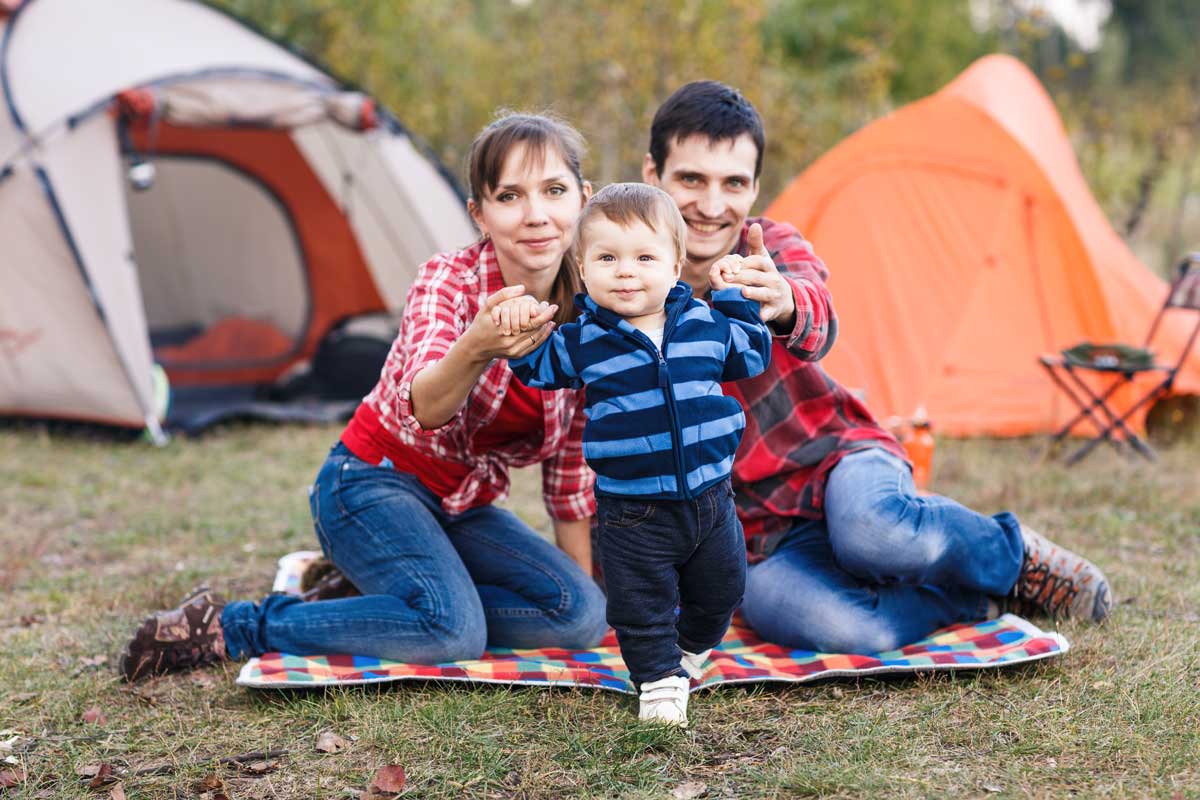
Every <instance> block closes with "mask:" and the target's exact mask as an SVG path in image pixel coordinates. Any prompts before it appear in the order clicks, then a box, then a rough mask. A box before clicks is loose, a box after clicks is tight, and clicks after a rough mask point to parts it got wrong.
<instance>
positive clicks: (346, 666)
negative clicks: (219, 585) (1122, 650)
mask: <svg viewBox="0 0 1200 800" xmlns="http://www.w3.org/2000/svg"><path fill="white" fill-rule="evenodd" d="M316 555H317V554H316V553H311V552H308V551H304V552H300V553H292V554H290V555H288V556H284V558H282V559H280V570H279V573H278V574H277V575H276V582H275V590H276V591H283V592H297V591H298V590H299V580H300V573H301V572H303V570H304V565H305V564H306V563H307V562H308V560H309V559H311V558H313V557H315V556H316ZM1069 646H1070V645H1069V644H1068V643H1067V640H1066V639H1065V638H1064V637H1063V636H1061V635H1060V634H1058V633H1052V632H1051V633H1048V632H1046V631H1043V630H1041V629H1039V628H1037V627H1036V626H1034V625H1033V624H1032V623H1030V622H1028V621H1027V620H1024V619H1022V618H1021V617H1017V616H1015V615H1012V614H1005V615H1004V616H1002V617H1000V618H999V619H995V620H990V621H987V622H979V623H976V624H973V625H954V626H951V627H949V628H943V629H942V630H940V631H937V632H935V633H934V634H932V635H931V636H929V637H927V638H925V639H922V640H921V641H919V642H915V643H914V644H911V645H908V646H907V647H902V648H900V649H899V650H891V651H888V652H886V653H876V654H875V655H872V656H859V655H848V654H838V653H814V652H812V651H811V650H792V649H789V648H786V647H780V646H778V645H774V644H770V643H768V642H764V641H762V640H761V639H759V638H758V637H756V636H755V635H754V633H753V631H751V630H750V628H749V627H747V626H746V625H745V623H744V622H742V621H741V620H740V619H738V618H736V617H735V618H734V624H733V626H732V627H731V628H730V629H729V632H728V633H727V634H726V635H725V640H724V641H723V642H722V643H721V646H720V647H718V648H717V649H715V650H714V651H713V653H712V657H711V658H710V659H709V661H708V664H707V667H706V669H705V672H704V676H703V677H702V678H701V679H700V680H698V681H697V680H693V681H692V691H696V690H697V689H702V688H706V687H710V686H716V685H718V684H725V683H754V682H758V681H784V682H792V683H799V682H805V681H812V680H817V679H819V678H828V677H833V676H850V675H878V674H881V673H898V672H910V673H912V672H928V671H938V670H963V669H982V668H987V667H1001V666H1008V665H1011V664H1023V663H1026V662H1030V661H1037V660H1039V659H1043V658H1050V657H1052V656H1057V655H1061V654H1063V653H1065V652H1067V649H1068V648H1069ZM402 680H448V681H466V682H475V683H509V684H539V685H555V686H587V687H592V688H597V689H610V690H613V691H618V692H632V691H633V686H632V684H630V682H629V673H628V671H627V670H626V669H625V664H624V662H622V661H621V653H620V651H619V650H618V649H617V640H616V636H615V634H614V633H613V632H612V631H611V630H610V631H609V632H608V634H607V635H606V636H605V637H604V641H602V642H601V643H600V646H599V647H596V648H593V649H591V650H561V649H541V650H503V649H499V648H497V649H491V650H488V651H487V652H486V653H484V655H483V658H481V659H479V660H476V661H455V662H451V663H446V664H435V665H433V666H422V665H420V664H405V663H402V662H398V661H388V660H386V659H381V658H371V657H366V656H355V655H308V656H299V655H291V654H288V653H266V654H264V655H262V656H260V657H259V658H253V659H251V660H250V661H248V662H247V663H246V664H245V665H244V666H243V667H242V670H241V673H240V674H239V675H238V679H237V682H238V684H240V685H242V686H249V687H253V688H259V689H273V688H285V687H314V686H331V685H350V684H364V683H384V682H387V681H402Z"/></svg>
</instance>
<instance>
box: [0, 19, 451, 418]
mask: <svg viewBox="0 0 1200 800" xmlns="http://www.w3.org/2000/svg"><path fill="white" fill-rule="evenodd" d="M6 7H7V10H5V9H6ZM0 90H2V93H3V105H4V108H3V109H0V242H3V247H2V248H0V415H3V416H13V415H18V416H21V415H23V416H35V417H43V418H46V417H51V418H53V417H61V418H70V419H83V420H92V421H99V422H104V423H110V424H115V425H121V426H130V427H136V428H141V427H143V426H146V427H148V428H149V429H150V430H151V431H152V432H155V433H157V432H158V431H159V423H160V420H159V419H158V412H156V409H155V401H154V377H153V376H154V372H155V367H154V365H155V364H156V363H158V364H161V365H162V367H163V368H164V369H165V371H166V374H167V376H168V377H169V380H170V384H171V386H172V388H173V389H174V390H184V389H186V388H188V387H198V388H201V389H204V388H213V387H228V386H255V385H263V384H266V383H269V382H270V381H272V380H274V379H275V378H277V377H278V376H280V375H281V374H282V373H284V372H285V371H286V370H288V369H289V368H290V367H292V366H294V365H295V364H296V363H297V362H299V361H300V360H302V359H305V358H307V357H309V356H311V355H312V354H313V352H314V351H315V349H316V346H317V344H318V343H319V342H320V341H321V338H322V336H323V335H325V334H326V333H327V332H328V331H329V329H330V328H331V326H333V325H334V324H335V323H337V322H338V321H339V320H342V319H345V318H349V317H353V316H355V315H359V314H364V313H367V312H372V311H380V310H393V311H394V310H397V309H399V307H400V305H401V304H402V303H403V300H404V296H405V292H406V290H407V288H408V285H409V283H410V281H411V279H412V276H413V275H414V274H415V270H416V268H417V266H418V265H419V264H420V263H421V262H422V261H424V260H425V259H426V258H427V257H428V256H429V255H431V254H432V253H434V252H437V251H439V250H446V249H451V248H454V247H460V246H462V245H464V244H466V243H467V242H469V241H470V239H471V238H472V236H473V230H472V227H471V224H470V220H469V218H468V216H467V214H466V210H465V207H464V204H463V200H462V197H461V193H460V192H459V190H458V189H457V187H456V185H455V183H454V181H453V179H452V178H450V177H448V176H447V175H446V174H445V173H444V171H442V170H441V169H440V168H439V166H438V165H437V164H436V163H434V161H433V160H432V159H431V158H430V157H429V156H428V155H427V154H426V153H424V152H422V151H421V149H420V148H419V146H418V145H416V144H415V143H414V141H413V140H412V138H411V137H410V136H409V135H408V133H407V132H406V131H405V129H404V128H403V127H402V126H401V124H400V123H399V122H398V121H397V120H396V119H395V118H394V117H392V116H391V115H390V114H388V113H387V112H385V111H382V110H380V109H377V108H376V107H375V105H374V103H373V102H372V101H371V100H370V99H369V98H368V97H365V96H364V95H362V94H359V93H356V92H353V91H349V90H347V89H346V88H345V87H344V86H342V85H341V84H340V83H339V82H338V81H336V80H335V79H334V78H332V77H330V76H329V75H328V74H326V73H325V72H323V71H322V70H320V69H318V68H317V67H315V66H314V65H312V64H311V63H309V62H307V61H305V60H303V59H301V58H299V57H297V56H296V55H294V54H293V53H291V52H290V51H288V50H287V49H285V48H284V47H282V46H280V45H278V44H276V43H274V42H272V41H270V40H268V39H265V38H263V37H262V36H260V35H259V34H257V33H255V32H254V31H252V30H250V29H248V28H247V27H245V26H244V25H242V24H241V23H239V22H238V21H237V20H235V19H233V18H231V17H229V16H227V15H225V14H224V13H222V12H220V11H218V10H216V9H213V8H211V7H209V6H206V5H203V4H201V3H198V2H189V1H188V0H110V2H104V3H99V2H90V0H27V2H25V3H14V2H12V1H11V0H0Z"/></svg>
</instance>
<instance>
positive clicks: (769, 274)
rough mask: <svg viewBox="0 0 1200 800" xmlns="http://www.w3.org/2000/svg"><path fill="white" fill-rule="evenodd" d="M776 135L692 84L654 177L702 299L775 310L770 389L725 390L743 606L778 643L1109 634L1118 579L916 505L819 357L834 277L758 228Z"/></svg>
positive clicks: (768, 315)
mask: <svg viewBox="0 0 1200 800" xmlns="http://www.w3.org/2000/svg"><path fill="white" fill-rule="evenodd" d="M764 145H765V137H764V133H763V126H762V120H761V118H760V117H759V115H758V112H757V111H756V110H755V108H754V106H753V105H751V104H750V103H749V101H747V100H746V99H745V98H744V97H742V95H741V94H740V93H738V92H737V91H736V90H734V89H731V88H730V87H728V86H725V85H723V84H720V83H716V82H713V81H698V82H694V83H689V84H687V85H686V86H684V87H682V88H681V89H679V90H678V91H677V92H675V94H673V95H672V96H671V97H670V98H669V99H668V100H667V101H666V102H665V103H664V104H663V105H662V106H661V107H660V108H659V110H658V113H657V114H656V115H655V118H654V123H653V125H652V127H651V131H650V152H648V153H647V154H646V156H645V160H644V163H643V167H642V175H643V178H644V180H645V181H646V182H647V183H651V184H654V185H656V186H659V187H661V188H662V189H665V190H666V191H667V193H668V194H670V195H671V197H672V198H673V199H674V200H675V202H676V204H677V205H678V206H679V210H680V212H681V213H682V215H683V218H684V220H685V222H686V223H687V227H688V241H687V263H686V265H685V267H684V270H683V280H685V281H687V282H688V283H690V284H691V285H692V288H693V289H694V290H695V292H696V294H697V296H701V297H702V296H705V295H707V293H708V292H709V290H710V288H723V287H724V286H725V285H727V284H726V283H725V282H724V281H723V280H722V277H721V273H720V271H719V270H716V269H713V265H714V264H715V262H716V261H717V260H718V259H720V258H721V257H722V256H724V255H726V254H729V253H734V254H737V255H739V256H742V257H743V258H742V261H741V270H740V272H738V273H737V274H736V275H733V276H730V278H729V280H730V281H731V282H733V283H736V284H740V285H741V286H742V290H743V293H744V294H745V295H746V297H748V298H750V299H753V300H757V301H759V303H760V304H761V308H762V317H763V320H764V321H766V322H767V323H768V324H769V325H770V326H771V328H772V330H773V332H774V333H775V341H774V343H773V348H772V355H771V364H770V366H769V367H768V368H767V371H766V372H765V373H763V374H762V375H761V376H759V377H756V378H752V379H749V380H744V381H739V382H738V383H736V384H728V385H726V386H725V387H724V388H725V390H726V392H727V393H728V394H730V395H731V396H733V397H736V398H737V399H738V400H739V401H740V402H741V403H742V405H743V407H744V408H745V410H746V430H745V434H744V436H743V438H742V443H741V446H740V448H739V449H738V452H737V457H736V460H735V462H734V471H733V484H734V488H735V489H736V491H737V505H738V513H739V516H740V517H741V518H742V522H743V524H744V526H745V530H746V539H747V548H748V551H749V556H750V560H751V562H752V563H753V566H752V567H751V570H750V573H749V576H748V579H747V586H746V595H745V599H744V601H743V605H742V611H743V614H744V616H745V617H746V620H747V621H748V622H749V623H750V625H751V626H753V627H754V629H755V630H756V631H757V632H758V634H759V635H760V636H762V637H763V638H764V639H767V640H768V641H772V642H776V643H778V644H780V645H783V646H785V647H798V648H805V649H811V650H819V651H825V652H850V653H871V652H878V651H882V650H890V649H893V648H896V647H899V646H902V645H905V644H908V643H910V642H913V641H916V640H917V639H920V638H922V637H924V636H925V635H927V634H928V633H930V632H931V631H934V630H936V629H937V628H940V627H943V626H945V625H948V624H951V623H954V622H966V621H975V620H980V619H985V618H991V617H994V616H996V615H998V614H999V613H1001V612H1002V611H1004V610H1010V609H1011V610H1015V611H1018V612H1022V613H1026V614H1029V613H1033V612H1043V613H1047V614H1050V615H1052V616H1067V615H1070V616H1074V617H1078V618H1082V619H1088V620H1093V621H1097V622H1098V621H1100V620H1102V619H1104V618H1105V617H1106V616H1107V615H1108V613H1109V611H1110V609H1111V606H1112V594H1111V592H1110V590H1109V586H1108V581H1107V580H1106V579H1105V577H1104V574H1103V573H1102V572H1101V571H1100V570H1099V569H1098V568H1097V567H1096V566H1095V565H1093V564H1091V563H1090V562H1088V561H1086V560H1085V559H1083V558H1081V557H1080V556H1078V555H1076V554H1074V553H1072V552H1070V551H1068V550H1065V549H1063V548H1061V547H1059V546H1057V545H1055V544H1054V543H1052V542H1050V541H1049V540H1047V539H1046V538H1045V537H1043V536H1041V535H1039V534H1038V533H1036V532H1034V531H1032V530H1030V529H1029V528H1028V527H1025V526H1023V525H1021V524H1020V523H1019V522H1018V521H1017V519H1016V517H1014V516H1013V515H1012V514H1009V513H1001V514H997V515H995V516H994V517H988V516H984V515H982V514H979V513H976V512H974V511H972V510H970V509H968V508H966V507H964V506H962V505H960V504H958V503H956V502H954V501H953V500H950V499H947V498H944V497H936V496H929V497H919V496H917V494H916V491H915V489H914V487H913V482H912V474H911V468H910V465H909V463H908V460H907V458H906V456H905V453H904V449H903V448H902V447H901V446H900V445H899V444H898V443H897V442H896V440H895V439H894V438H893V437H892V436H891V435H890V434H888V433H887V432H886V431H884V430H883V429H882V428H880V427H879V425H878V424H877V423H876V422H875V420H874V419H873V418H872V417H871V414H870V412H868V411H867V409H866V408H865V407H864V406H863V405H862V403H860V402H859V401H858V400H856V399H855V398H854V397H853V396H851V395H850V394H849V393H848V392H847V391H846V390H845V389H844V388H843V387H842V386H840V385H838V384H837V382H835V381H834V380H833V379H832V378H830V377H829V376H828V375H826V374H825V373H824V372H823V371H822V370H821V368H820V367H819V366H818V365H817V363H816V362H817V361H818V360H819V359H820V358H821V357H822V356H824V355H825V353H826V352H828V350H829V348H830V347H831V346H833V344H834V340H835V338H836V335H837V317H836V315H835V314H834V309H833V303H832V299H831V297H830V294H829V291H828V290H827V289H826V287H825V279H826V278H827V277H828V271H827V270H826V268H825V265H824V264H822V263H821V260H820V259H819V258H817V257H816V255H814V254H813V251H812V248H811V247H810V246H809V244H808V243H807V242H806V241H805V240H804V239H803V238H802V237H801V236H800V234H799V233H798V232H797V231H796V230H795V228H793V227H791V226H790V225H787V224H785V223H777V222H773V221H771V220H768V219H765V218H759V219H750V218H749V217H748V215H749V213H750V208H751V206H753V205H754V201H755V200H756V199H757V197H758V189H759V175H760V173H761V172H762V159H763V148H764Z"/></svg>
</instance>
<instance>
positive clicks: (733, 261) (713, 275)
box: [709, 253, 743, 289]
mask: <svg viewBox="0 0 1200 800" xmlns="http://www.w3.org/2000/svg"><path fill="white" fill-rule="evenodd" d="M742 261H743V259H742V257H741V256H739V255H736V254H732V253H731V254H730V255H727V256H722V257H721V258H720V259H718V260H717V263H715V264H713V265H712V267H711V268H710V269H709V281H710V282H711V283H712V285H713V288H714V289H727V288H729V286H730V284H731V283H733V282H734V280H735V277H734V276H736V275H737V274H738V273H740V272H741V271H742Z"/></svg>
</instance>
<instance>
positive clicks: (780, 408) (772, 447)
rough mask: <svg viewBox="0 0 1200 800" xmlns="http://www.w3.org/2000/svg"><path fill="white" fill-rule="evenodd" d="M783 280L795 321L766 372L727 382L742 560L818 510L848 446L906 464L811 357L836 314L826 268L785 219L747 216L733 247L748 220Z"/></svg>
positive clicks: (828, 336)
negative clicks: (735, 434) (741, 421)
mask: <svg viewBox="0 0 1200 800" xmlns="http://www.w3.org/2000/svg"><path fill="white" fill-rule="evenodd" d="M754 222H758V223H760V224H761V225H762V227H763V243H764V244H765V245H766V248H767V250H768V251H769V252H770V254H771V259H772V260H773V261H774V262H775V266H776V267H777V268H778V269H779V271H780V272H782V273H784V275H785V276H786V277H787V279H788V282H789V283H791V285H792V294H793V295H794V296H795V299H796V327H795V328H794V329H793V330H792V332H791V333H790V334H788V335H786V336H776V337H775V343H774V345H773V347H772V348H771V363H770V365H769V366H768V367H767V369H766V372H764V373H763V374H762V375H759V376H757V377H755V378H750V379H748V380H742V381H736V382H732V383H726V384H724V385H723V388H724V389H725V392H726V394H728V395H730V396H731V397H736V398H737V399H738V401H739V402H740V403H741V404H742V406H743V407H744V408H745V410H746V430H745V432H744V433H743V434H742V443H741V446H740V447H739V448H738V452H737V456H736V459H735V461H734V464H733V486H734V489H735V490H736V493H737V506H738V516H739V517H740V518H741V520H742V524H743V526H744V527H745V530H746V544H747V548H748V550H749V553H750V558H751V561H755V560H759V559H761V558H762V557H763V556H764V555H766V554H767V553H769V552H770V551H771V549H773V547H774V545H775V543H776V542H777V541H778V539H779V538H780V537H781V536H782V535H783V534H784V533H786V532H787V530H788V529H789V528H791V527H792V525H794V524H795V521H796V518H803V519H820V518H821V517H822V516H824V511H823V504H824V500H825V481H826V479H827V478H828V477H829V472H830V470H832V469H833V468H834V466H835V465H836V464H837V463H838V461H840V460H841V459H842V457H843V456H845V455H846V454H847V453H852V452H854V451H856V450H864V449H867V448H869V447H880V448H883V449H884V450H886V451H888V452H889V453H892V454H894V455H896V456H899V457H900V458H902V459H904V460H905V461H907V460H908V457H907V455H906V454H905V452H904V448H903V447H901V446H900V444H899V443H898V442H897V441H896V439H895V438H894V437H893V436H892V435H891V434H889V433H888V432H887V431H885V430H883V429H882V428H881V427H879V425H878V424H877V423H876V422H875V420H874V418H872V416H871V413H870V412H869V411H867V409H866V407H865V406H864V405H863V404H862V403H861V402H859V401H858V400H857V399H856V398H855V397H854V396H852V395H851V394H850V393H849V392H847V391H846V389H845V388H843V387H842V386H840V385H839V384H838V383H837V382H836V381H834V380H833V379H832V378H830V377H829V376H828V375H826V374H825V371H824V370H822V369H821V368H820V366H818V365H817V363H816V361H817V360H818V359H820V358H821V357H822V356H824V355H825V353H826V352H828V351H829V348H830V347H831V346H832V345H833V342H834V339H836V338H837V316H836V315H835V314H834V311H833V300H832V298H831V296H830V294H829V290H828V289H827V288H826V287H825V280H826V279H827V278H828V277H829V270H827V269H826V268H825V265H824V264H823V263H822V262H821V259H819V258H817V256H816V255H815V254H814V253H813V251H812V247H811V246H810V245H809V243H808V242H806V241H805V240H804V238H803V237H802V236H801V235H800V234H799V233H798V232H797V231H796V229H795V228H793V227H792V226H791V225H789V224H787V223H783V222H772V221H771V220H769V219H761V218H760V219H748V220H747V221H746V224H745V226H744V227H743V229H742V236H741V239H740V240H739V242H738V246H737V250H736V251H735V252H737V253H738V254H740V255H743V256H744V255H747V254H748V251H749V248H748V246H747V243H746V234H747V231H748V230H749V228H750V225H751V223H754Z"/></svg>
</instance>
